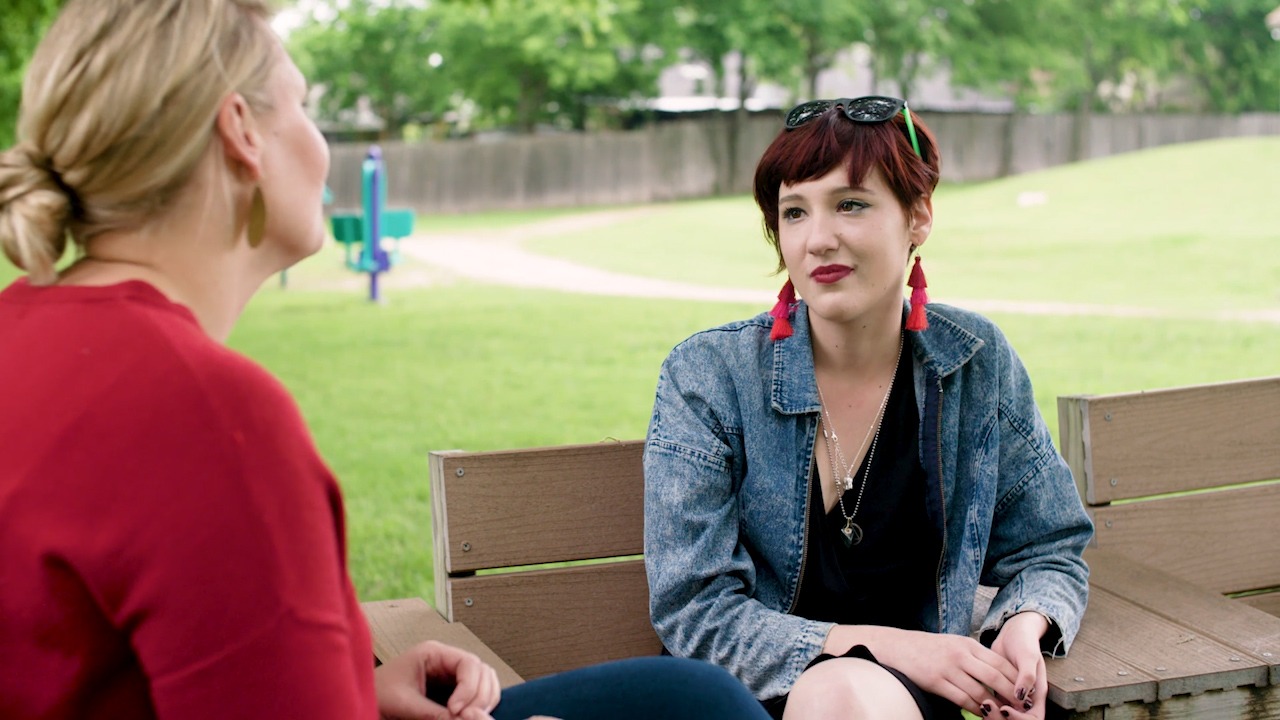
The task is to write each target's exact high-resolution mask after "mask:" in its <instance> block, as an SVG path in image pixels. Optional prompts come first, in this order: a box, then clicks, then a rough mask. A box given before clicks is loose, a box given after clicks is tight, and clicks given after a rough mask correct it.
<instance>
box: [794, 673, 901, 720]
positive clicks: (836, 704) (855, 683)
mask: <svg viewBox="0 0 1280 720" xmlns="http://www.w3.org/2000/svg"><path fill="white" fill-rule="evenodd" d="M783 717H784V718H787V719H791V718H813V719H814V720H821V719H822V718H828V717H830V718H842V719H846V720H847V719H862V718H885V717H892V718H908V719H911V720H919V718H920V709H919V707H917V705H916V702H915V699H914V698H912V697H911V693H910V692H908V691H907V688H906V687H904V686H903V684H902V683H901V682H899V681H898V679H897V678H896V677H894V676H893V675H892V674H891V673H890V672H889V671H888V670H885V669H884V668H882V667H880V666H879V665H877V664H875V663H873V662H870V661H868V660H859V659H856V658H836V659H834V660H828V661H826V662H823V663H819V664H818V665H815V666H813V667H811V668H809V669H808V670H806V671H805V672H804V673H803V674H802V675H801V676H800V679H799V680H797V681H796V684H795V685H794V686H793V687H792V688H791V693H790V694H789V695H788V697H787V710H786V714H785V715H784V716H783Z"/></svg>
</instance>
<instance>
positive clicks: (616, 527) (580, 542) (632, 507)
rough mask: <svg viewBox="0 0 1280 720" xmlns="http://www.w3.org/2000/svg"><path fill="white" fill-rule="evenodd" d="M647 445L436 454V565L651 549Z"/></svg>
mask: <svg viewBox="0 0 1280 720" xmlns="http://www.w3.org/2000/svg"><path fill="white" fill-rule="evenodd" d="M643 451H644V443H643V442H642V441H638V440H631V441H626V442H605V443H598V444H594V445H566V446H561V447H551V448H532V449H525V450H510V451H506V450H501V451H492V452H475V453H466V452H433V453H431V498H432V505H433V508H432V509H433V516H434V520H435V523H436V524H435V527H434V530H435V534H436V539H437V540H443V542H437V543H436V549H437V557H436V558H435V560H436V565H435V567H436V571H437V572H439V571H440V570H442V569H443V570H444V571H446V572H449V573H457V572H465V571H473V570H483V569H488V568H501V567H512V566H517V565H533V564H537V563H550V562H561V561H566V560H587V559H593V558H607V557H619V556H624V555H638V554H640V553H642V552H644V545H643V536H644V518H643V515H642V513H641V510H640V509H641V508H642V507H643V504H644V469H643V467H642V462H641V455H642V453H643Z"/></svg>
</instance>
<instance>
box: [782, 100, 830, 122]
mask: <svg viewBox="0 0 1280 720" xmlns="http://www.w3.org/2000/svg"><path fill="white" fill-rule="evenodd" d="M830 107H831V101H830V100H810V101H809V102H807V103H804V104H803V105H797V106H795V107H794V108H792V109H791V112H789V113H787V120H786V124H787V127H789V128H795V127H800V126H801V125H803V124H805V123H807V122H809V121H810V120H812V119H814V118H815V117H817V116H819V115H821V114H822V113H824V112H826V111H827V110H828V109H830Z"/></svg>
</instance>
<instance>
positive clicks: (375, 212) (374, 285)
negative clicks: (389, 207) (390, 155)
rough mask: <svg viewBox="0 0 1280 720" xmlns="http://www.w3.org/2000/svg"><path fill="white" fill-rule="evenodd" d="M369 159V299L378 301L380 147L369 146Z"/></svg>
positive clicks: (380, 246)
mask: <svg viewBox="0 0 1280 720" xmlns="http://www.w3.org/2000/svg"><path fill="white" fill-rule="evenodd" d="M369 159H371V160H373V163H374V165H373V178H372V179H371V181H370V183H369V184H370V185H371V186H372V187H371V189H372V191H373V201H372V202H371V203H370V204H369V208H370V210H369V242H370V243H371V245H370V246H369V248H368V250H369V258H370V259H371V260H372V261H373V264H372V266H371V267H370V269H369V300H370V301H371V302H378V301H379V300H380V298H379V297H378V268H379V263H378V255H379V254H381V252H382V227H381V225H382V217H381V216H382V189H381V185H382V148H380V147H378V146H377V145H373V146H371V147H370V148H369Z"/></svg>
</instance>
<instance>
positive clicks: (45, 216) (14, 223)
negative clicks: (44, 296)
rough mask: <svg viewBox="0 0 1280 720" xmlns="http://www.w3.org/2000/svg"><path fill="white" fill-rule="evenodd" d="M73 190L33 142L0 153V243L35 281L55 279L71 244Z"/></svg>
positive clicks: (10, 259)
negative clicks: (37, 152) (40, 156)
mask: <svg viewBox="0 0 1280 720" xmlns="http://www.w3.org/2000/svg"><path fill="white" fill-rule="evenodd" d="M69 191H70V189H69V188H67V187H66V186H65V185H63V184H62V182H61V179H60V178H58V177H57V175H56V174H55V173H54V171H53V170H52V169H51V168H49V166H48V164H47V163H41V162H39V161H38V160H37V159H36V157H35V153H34V151H32V150H31V149H30V148H28V147H24V146H21V145H19V146H18V147H14V148H10V149H9V150H8V151H6V152H4V153H0V248H3V249H4V254H5V257H7V258H9V261H10V262H12V263H13V264H14V265H17V266H18V267H19V268H21V269H22V270H24V271H25V272H26V273H27V274H28V275H30V277H31V282H32V283H34V284H37V285H45V284H48V283H51V282H53V280H54V278H55V273H54V266H55V265H56V263H57V262H58V259H59V258H61V257H62V253H63V252H64V251H65V250H66V247H67V224H68V222H69V221H70V219H71V212H72V205H73V204H74V200H73V199H72V197H70V195H69V194H68V193H69Z"/></svg>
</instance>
